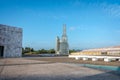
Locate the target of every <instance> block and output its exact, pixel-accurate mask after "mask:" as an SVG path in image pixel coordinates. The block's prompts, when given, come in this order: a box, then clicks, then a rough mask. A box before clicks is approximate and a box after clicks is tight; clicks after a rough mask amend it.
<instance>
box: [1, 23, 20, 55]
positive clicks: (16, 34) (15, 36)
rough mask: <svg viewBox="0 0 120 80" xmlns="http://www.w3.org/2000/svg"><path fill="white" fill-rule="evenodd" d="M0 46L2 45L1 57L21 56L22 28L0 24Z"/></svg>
mask: <svg viewBox="0 0 120 80" xmlns="http://www.w3.org/2000/svg"><path fill="white" fill-rule="evenodd" d="M0 46H4V52H3V57H21V56H22V29H21V28H16V27H12V26H7V25H2V24H0Z"/></svg>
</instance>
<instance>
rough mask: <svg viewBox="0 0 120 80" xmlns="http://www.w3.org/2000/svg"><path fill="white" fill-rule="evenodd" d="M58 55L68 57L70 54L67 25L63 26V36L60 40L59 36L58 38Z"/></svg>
mask: <svg viewBox="0 0 120 80" xmlns="http://www.w3.org/2000/svg"><path fill="white" fill-rule="evenodd" d="M55 50H56V54H59V55H68V54H69V44H68V39H67V34H66V25H65V24H64V25H63V34H62V37H61V40H60V38H59V37H58V36H57V38H56V49H55Z"/></svg>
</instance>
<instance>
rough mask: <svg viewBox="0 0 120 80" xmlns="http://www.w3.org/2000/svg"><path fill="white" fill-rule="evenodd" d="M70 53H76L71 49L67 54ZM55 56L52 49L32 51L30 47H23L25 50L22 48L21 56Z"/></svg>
mask: <svg viewBox="0 0 120 80" xmlns="http://www.w3.org/2000/svg"><path fill="white" fill-rule="evenodd" d="M72 52H76V50H75V49H72V50H69V53H72ZM48 53H49V54H55V50H54V49H48V50H46V49H39V50H34V49H33V48H31V47H25V48H22V54H48Z"/></svg>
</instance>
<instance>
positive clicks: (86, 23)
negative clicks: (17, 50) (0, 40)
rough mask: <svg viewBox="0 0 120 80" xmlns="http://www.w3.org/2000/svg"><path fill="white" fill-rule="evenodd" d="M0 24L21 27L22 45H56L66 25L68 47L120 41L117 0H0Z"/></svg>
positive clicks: (83, 46) (104, 45)
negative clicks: (57, 37)
mask: <svg viewBox="0 0 120 80" xmlns="http://www.w3.org/2000/svg"><path fill="white" fill-rule="evenodd" d="M0 24H5V25H10V26H16V27H20V28H23V47H26V46H27V47H33V48H34V49H42V48H44V49H51V48H55V41H56V36H59V37H60V38H61V36H62V30H63V29H62V28H63V24H66V27H67V36H68V42H69V48H70V49H89V48H101V47H108V46H118V45H120V37H119V36H120V0H0Z"/></svg>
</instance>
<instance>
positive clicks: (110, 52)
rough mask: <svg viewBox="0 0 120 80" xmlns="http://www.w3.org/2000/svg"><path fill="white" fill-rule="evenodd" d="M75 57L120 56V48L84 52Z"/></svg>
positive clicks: (75, 53) (76, 53) (77, 53)
mask: <svg viewBox="0 0 120 80" xmlns="http://www.w3.org/2000/svg"><path fill="white" fill-rule="evenodd" d="M71 54H73V55H94V56H120V46H115V47H107V48H97V49H88V50H82V51H80V52H74V53H71Z"/></svg>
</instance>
